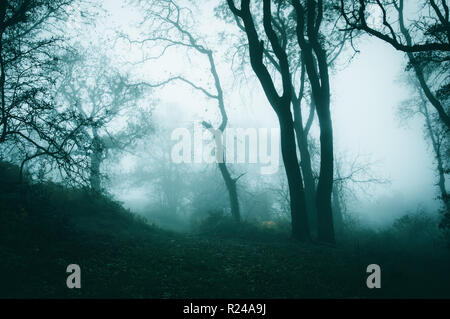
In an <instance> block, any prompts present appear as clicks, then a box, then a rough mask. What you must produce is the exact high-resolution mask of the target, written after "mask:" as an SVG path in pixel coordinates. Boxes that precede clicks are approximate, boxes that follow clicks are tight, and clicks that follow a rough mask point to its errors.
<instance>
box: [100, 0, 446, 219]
mask: <svg viewBox="0 0 450 319" xmlns="http://www.w3.org/2000/svg"><path fill="white" fill-rule="evenodd" d="M214 7H215V2H214V1H208V2H207V5H205V6H200V7H196V8H197V9H198V11H196V12H200V13H201V14H202V17H206V21H205V20H203V19H200V20H202V21H203V23H202V24H201V25H200V26H198V27H197V26H196V30H199V32H202V36H205V37H208V36H210V35H211V34H214V33H219V32H222V31H223V30H224V29H226V28H227V26H224V25H223V24H222V23H220V21H218V19H213V18H211V17H212V16H213V10H214ZM104 8H105V9H106V10H107V12H108V13H107V14H108V15H109V17H110V18H108V19H107V20H108V26H109V27H106V30H104V32H105V31H106V33H108V31H110V30H112V29H113V28H114V30H117V29H120V30H121V32H127V33H129V34H135V31H134V30H135V28H133V27H132V25H133V24H135V23H136V21H137V20H139V19H138V18H137V15H138V13H137V12H136V11H133V9H130V8H129V7H128V6H127V4H126V2H124V1H121V0H114V1H108V3H106V4H104ZM205 25H207V27H205ZM113 26H114V27H113ZM211 26H214V27H213V28H211ZM216 26H220V27H216ZM214 28H216V29H214ZM100 29H101V28H100ZM97 30H98V29H97ZM205 30H207V31H205ZM124 46H126V45H124ZM118 47H121V46H120V45H119V46H118ZM128 48H132V46H130V47H128ZM221 48H222V47H221ZM357 48H358V50H359V51H360V52H359V53H357V54H355V55H354V56H353V57H350V55H353V52H346V53H345V54H343V57H341V58H340V60H339V62H338V63H337V66H336V67H335V68H334V69H333V72H332V83H333V84H332V103H331V109H332V114H333V125H334V143H335V149H336V152H337V155H338V156H343V157H344V158H347V160H349V161H350V160H352V159H353V158H355V157H361V160H362V161H368V162H371V163H373V165H371V170H373V174H374V175H376V176H378V177H380V178H382V179H384V180H386V183H383V184H382V185H377V184H376V183H374V185H370V187H369V188H370V189H369V190H365V191H361V190H360V189H358V188H357V187H356V188H355V189H354V190H352V191H353V192H354V195H355V197H353V198H351V199H349V203H348V209H349V211H350V212H352V213H353V214H355V216H358V218H361V219H362V220H364V221H367V222H370V223H371V224H373V225H376V226H379V225H384V224H386V223H391V222H392V221H393V220H394V219H395V218H398V217H400V216H402V215H403V214H406V213H408V212H412V211H415V210H417V209H418V208H419V207H420V208H425V209H426V211H428V212H430V213H431V214H434V212H435V211H436V210H437V209H438V207H439V205H440V203H439V201H438V200H437V198H436V197H437V196H438V191H437V189H436V173H435V165H434V163H433V155H432V152H431V150H430V148H429V147H428V146H427V142H426V141H425V139H424V136H423V132H422V128H423V120H422V119H420V118H414V119H412V120H410V121H408V122H407V123H406V124H405V123H402V122H401V121H400V120H399V117H398V114H397V113H398V106H399V105H400V104H401V103H402V102H403V101H404V100H406V99H408V97H409V96H410V94H411V90H412V89H411V88H410V87H408V85H407V84H406V83H405V77H404V75H403V73H404V70H405V67H406V63H407V60H406V57H405V55H404V54H403V53H402V52H398V51H395V50H392V48H391V47H390V46H389V45H388V44H386V43H383V42H382V41H381V40H379V39H376V38H371V37H365V38H363V39H362V40H361V41H360V42H359V43H358V44H357ZM224 50H226V49H224ZM115 52H118V51H115ZM119 52H121V53H120V54H119V56H120V58H119V61H127V62H126V63H124V64H123V66H124V67H125V68H127V69H128V68H130V66H129V63H131V62H133V63H134V62H136V61H139V60H140V59H141V58H143V59H145V56H146V53H143V52H142V51H139V50H138V49H137V48H136V47H134V48H133V49H129V50H127V49H126V48H125V49H123V51H119ZM216 52H217V54H218V55H221V53H220V49H219V50H216ZM184 53H185V51H184V50H177V49H171V50H168V52H167V53H166V54H165V55H164V56H163V57H162V58H161V59H158V60H157V62H154V63H152V62H153V61H150V62H147V63H144V64H143V65H140V67H139V74H140V75H139V76H140V77H142V78H145V79H147V80H148V81H151V82H152V83H157V82H158V81H161V80H164V77H165V76H167V75H169V74H178V73H184V74H186V73H188V74H189V75H190V76H191V77H192V78H193V79H199V80H204V79H205V77H206V78H207V77H208V76H209V75H208V74H207V64H205V61H202V60H201V59H199V60H196V58H197V59H198V57H195V56H193V57H189V58H188V59H185V58H186V56H184ZM116 54H117V53H116ZM187 63H190V64H192V65H195V66H196V67H195V68H194V69H192V68H187V67H186V66H187ZM220 67H221V70H220V71H221V73H222V74H227V77H225V78H224V79H223V80H222V81H223V82H226V83H227V84H228V85H229V86H228V87H230V88H231V90H230V91H231V92H230V93H228V94H227V103H228V104H229V107H228V108H227V112H228V117H229V123H230V125H232V126H234V127H268V128H276V127H278V122H277V119H276V115H275V113H274V112H273V110H272V109H271V107H270V104H269V103H268V101H267V99H266V98H265V96H264V92H263V91H262V89H261V86H260V85H259V83H257V80H256V78H255V77H254V76H253V75H251V74H248V75H247V76H249V81H250V82H249V83H242V80H239V79H236V78H235V77H236V74H235V75H234V76H233V71H232V70H230V65H229V64H228V65H227V64H226V63H224V64H223V65H220ZM202 68H203V72H201V71H202V70H201V69H202ZM205 71H206V72H205ZM205 74H206V75H205ZM402 77H403V78H402ZM209 85H211V84H209ZM249 89H250V92H251V94H249ZM174 91H176V94H173V92H174ZM154 93H156V95H157V97H158V105H157V106H155V109H154V117H155V119H156V121H155V122H157V123H169V122H170V126H171V127H172V128H175V127H183V128H189V129H192V127H193V125H194V124H193V123H195V121H197V122H198V121H199V119H200V120H203V119H214V117H217V113H218V110H217V107H216V106H215V104H214V101H210V100H209V101H208V100H207V99H205V98H204V97H203V96H202V95H201V94H199V93H198V92H195V91H194V90H193V89H192V88H190V87H189V86H186V85H182V84H180V83H176V84H170V85H168V86H167V87H163V88H161V89H159V90H158V91H157V92H154ZM316 121H317V119H316ZM162 125H164V124H162ZM166 134H167V133H166ZM146 151H148V152H151V149H149V150H143V152H146ZM280 158H281V155H280ZM121 165H125V167H128V166H129V167H131V166H133V165H134V164H133V159H131V158H128V160H124V161H122V162H121ZM112 188H113V189H114V185H112ZM119 188H121V187H119ZM144 193H145V192H144ZM144 193H142V191H139V190H137V189H133V188H129V189H127V190H126V191H123V189H122V191H119V192H117V193H116V195H117V197H118V198H119V199H120V200H122V201H123V202H124V204H125V205H126V206H127V207H130V208H133V209H137V210H142V205H144V204H143V203H145V202H146V195H145V194H144ZM137 203H140V204H137Z"/></svg>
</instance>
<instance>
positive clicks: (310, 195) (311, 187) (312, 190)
mask: <svg viewBox="0 0 450 319" xmlns="http://www.w3.org/2000/svg"><path fill="white" fill-rule="evenodd" d="M293 109H294V129H295V135H296V136H297V146H298V149H299V151H300V167H301V169H302V172H303V181H304V183H305V201H306V208H307V211H308V220H309V225H310V229H317V210H316V202H315V201H316V183H315V182H314V176H313V170H312V166H311V156H310V154H309V149H308V140H307V139H308V137H307V135H306V134H305V131H304V129H303V121H302V115H301V110H300V103H298V102H295V103H293Z"/></svg>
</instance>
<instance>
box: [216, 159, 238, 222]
mask: <svg viewBox="0 0 450 319" xmlns="http://www.w3.org/2000/svg"><path fill="white" fill-rule="evenodd" d="M218 166H219V169H220V172H221V173H222V177H223V180H224V181H225V186H226V187H227V190H228V197H229V199H230V208H231V215H232V216H233V218H234V220H236V221H237V222H240V221H241V211H240V209H239V200H238V194H237V185H236V180H234V179H233V178H231V175H230V172H229V171H228V167H227V165H226V164H225V163H218Z"/></svg>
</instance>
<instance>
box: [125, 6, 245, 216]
mask: <svg viewBox="0 0 450 319" xmlns="http://www.w3.org/2000/svg"><path fill="white" fill-rule="evenodd" d="M145 21H146V22H150V23H151V24H152V31H151V36H145V38H144V39H143V40H141V41H139V42H141V43H143V42H147V43H148V42H156V43H157V44H161V43H162V45H163V46H164V49H163V51H164V52H165V51H166V50H167V49H168V48H169V47H173V46H177V47H184V48H187V49H191V50H194V51H195V52H196V53H198V54H199V55H200V56H202V57H203V58H205V59H206V61H207V63H208V66H209V72H210V77H211V78H212V82H213V84H214V90H211V89H208V88H205V87H203V86H202V85H201V84H199V83H195V81H192V80H189V79H188V78H187V77H185V76H183V75H179V76H174V77H170V78H168V79H166V80H164V81H162V82H160V83H157V84H152V85H151V87H159V86H164V85H166V84H168V83H170V82H173V81H181V82H183V83H185V84H187V85H189V86H190V87H192V88H194V89H195V90H197V91H199V92H200V93H202V94H203V95H204V96H205V97H206V98H208V99H212V100H215V101H216V102H217V106H218V109H219V111H220V116H221V121H220V124H219V125H217V127H214V126H213V125H212V124H211V123H209V122H206V121H203V122H202V123H203V126H204V127H205V128H207V129H208V130H209V131H210V132H211V133H212V135H213V138H214V141H215V143H216V149H215V152H216V161H217V165H218V168H219V170H220V173H221V175H222V178H223V180H224V182H225V185H226V188H227V191H228V197H229V200H230V208H231V214H232V216H233V217H234V219H235V220H236V221H240V219H241V212H240V206H239V198H238V192H237V181H238V180H239V178H240V176H242V175H240V176H239V177H233V176H232V174H231V172H230V170H229V168H228V166H227V164H226V160H225V152H224V146H223V145H222V144H223V143H222V140H223V139H222V137H223V133H224V131H225V129H226V127H227V124H228V115H227V112H226V103H225V97H224V89H223V86H222V83H221V80H220V76H219V73H218V71H217V66H216V61H215V58H214V53H213V51H212V50H211V49H209V48H208V47H207V45H206V44H205V41H204V39H203V38H202V37H201V36H200V35H198V34H195V33H194V31H192V30H190V28H191V27H189V25H188V24H187V22H186V21H191V23H192V21H195V19H194V17H193V15H192V12H191V11H190V10H189V9H188V8H182V7H180V6H179V5H178V4H177V3H176V2H175V1H172V0H159V1H153V2H151V3H150V6H149V7H147V8H146V11H145ZM142 26H143V25H141V27H142ZM134 42H136V41H134Z"/></svg>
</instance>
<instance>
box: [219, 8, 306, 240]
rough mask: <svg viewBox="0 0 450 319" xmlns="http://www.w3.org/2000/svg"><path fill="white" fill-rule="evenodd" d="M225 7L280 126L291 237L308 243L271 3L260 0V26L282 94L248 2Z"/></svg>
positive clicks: (284, 67)
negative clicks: (243, 39)
mask: <svg viewBox="0 0 450 319" xmlns="http://www.w3.org/2000/svg"><path fill="white" fill-rule="evenodd" d="M227 4H228V7H229V8H230V10H231V12H232V13H233V14H234V16H236V17H237V18H238V19H240V20H241V22H242V25H243V27H244V30H245V34H246V36H247V40H248V46H249V55H250V64H251V66H252V69H253V71H254V72H255V74H256V76H257V77H258V79H259V82H260V83H261V85H262V87H263V90H264V93H265V94H266V97H267V99H268V100H269V102H270V104H271V106H272V108H273V109H274V111H275V113H276V114H277V117H278V120H279V123H280V132H281V150H282V155H283V162H284V166H285V171H286V175H287V179H288V184H289V192H290V205H291V220H292V235H293V237H294V238H297V239H299V240H309V239H310V230H309V225H308V213H307V208H306V198H305V191H304V188H303V177H302V173H301V170H300V167H299V164H298V157H297V153H296V142H295V133H294V122H293V119H292V112H291V98H292V85H291V71H290V68H289V59H288V54H287V52H286V49H285V48H284V47H283V43H282V41H281V39H280V37H279V35H278V34H277V33H276V32H275V30H274V23H273V16H272V3H271V1H270V0H264V1H263V26H264V34H265V36H266V37H267V39H268V42H269V44H270V47H271V50H272V51H273V53H274V55H275V58H276V59H277V64H278V65H279V75H280V76H281V81H282V94H281V95H280V94H279V93H278V91H277V88H276V84H275V81H274V78H273V77H272V76H271V74H270V72H269V70H268V68H267V66H266V65H265V64H264V59H263V58H264V42H263V41H262V40H261V39H260V36H259V34H258V31H257V27H256V24H255V19H254V17H253V16H252V13H251V10H250V0H242V1H241V5H240V9H238V8H237V7H236V6H235V3H234V1H233V0H228V1H227Z"/></svg>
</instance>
